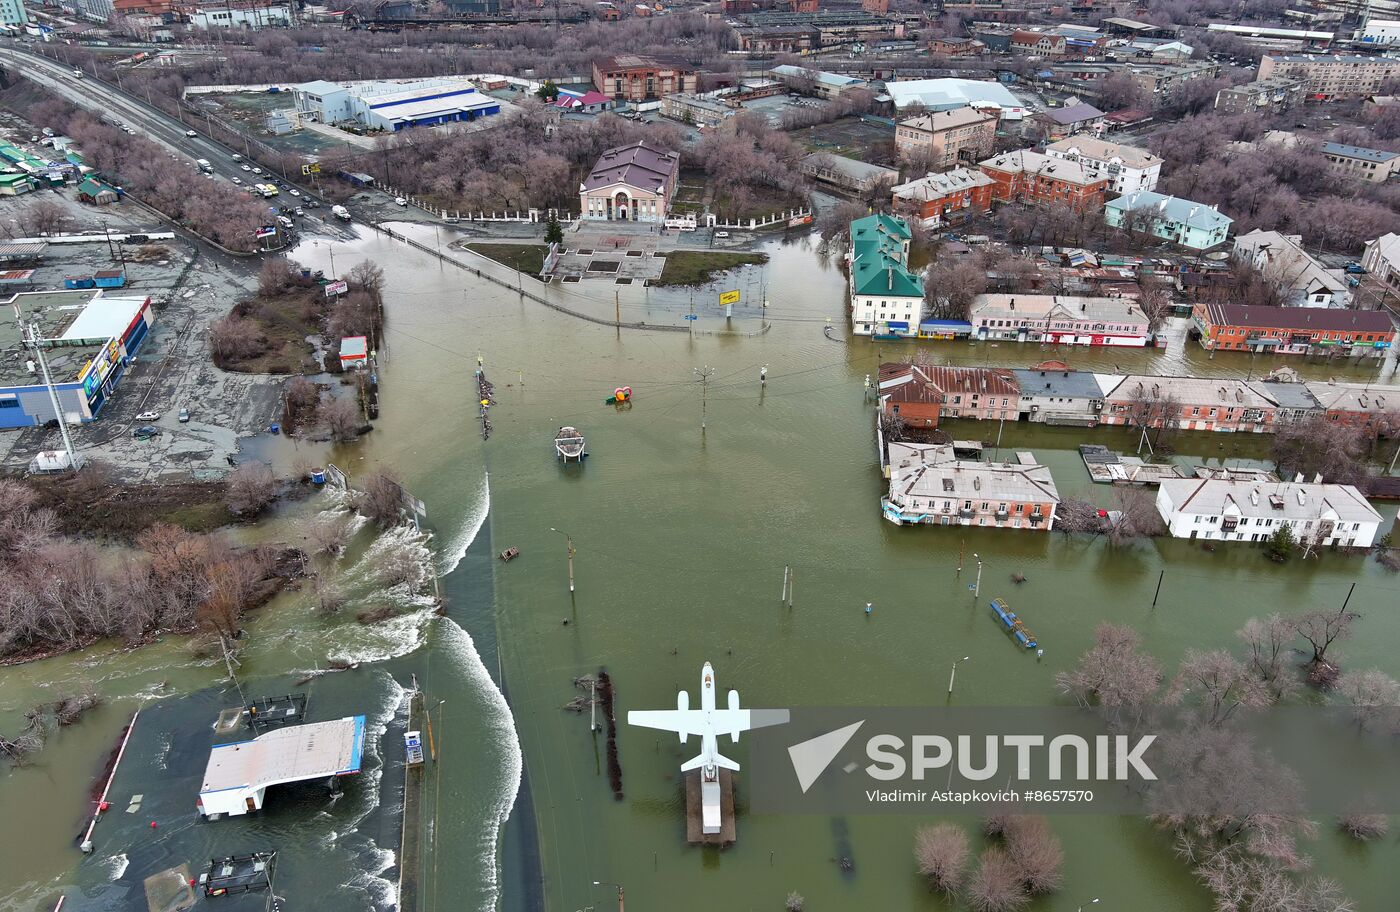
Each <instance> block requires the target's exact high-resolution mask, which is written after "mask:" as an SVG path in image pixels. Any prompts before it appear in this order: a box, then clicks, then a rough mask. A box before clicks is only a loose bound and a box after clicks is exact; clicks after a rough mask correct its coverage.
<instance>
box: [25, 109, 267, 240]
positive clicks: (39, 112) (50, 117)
mask: <svg viewBox="0 0 1400 912" xmlns="http://www.w3.org/2000/svg"><path fill="white" fill-rule="evenodd" d="M30 116H31V117H32V119H33V120H34V122H35V123H37V124H40V125H42V126H47V127H51V128H53V129H54V130H56V131H58V132H60V133H65V134H67V135H68V136H71V137H72V138H73V139H74V140H76V142H77V144H78V146H79V148H81V149H82V150H83V157H84V160H85V161H86V163H87V164H88V165H90V166H91V167H93V168H94V169H96V171H97V172H98V173H99V174H101V175H102V176H103V177H105V178H106V179H107V180H109V181H111V182H113V183H115V184H118V185H119V186H121V187H122V188H123V189H124V190H125V191H126V192H127V193H129V194H130V195H132V196H133V197H135V198H137V199H139V200H141V201H143V202H145V203H147V204H149V205H151V206H154V207H155V208H157V209H159V210H160V211H161V212H164V213H165V214H166V215H168V216H170V217H172V218H174V219H175V220H176V221H179V222H181V223H182V224H184V225H185V226H187V227H188V228H189V229H190V230H191V231H193V232H195V233H196V234H199V235H202V236H203V237H206V238H208V239H209V240H211V241H214V242H215V243H218V244H221V245H223V246H224V247H227V248H229V249H230V250H240V251H246V250H255V249H257V244H258V242H257V238H256V231H257V229H258V227H259V226H261V225H262V224H263V223H264V222H265V221H266V213H265V212H264V210H263V208H262V206H260V205H259V204H258V203H256V202H254V201H253V199H252V197H251V196H249V195H248V194H247V193H244V192H243V191H241V190H239V189H238V188H236V187H234V186H233V185H232V184H229V183H227V182H224V181H211V180H207V179H205V178H204V175H202V174H200V173H199V171H198V170H197V169H196V168H195V167H194V165H193V164H190V163H187V162H184V161H179V160H174V161H172V160H171V159H172V156H171V155H169V154H168V153H167V152H166V151H165V149H164V147H162V146H160V145H158V144H156V143H154V142H152V141H151V140H149V139H146V138H145V137H142V136H132V135H129V134H127V133H126V132H125V131H123V130H121V129H120V128H118V127H115V126H112V125H110V124H106V123H103V122H102V121H100V120H98V119H97V118H95V117H94V116H92V115H91V114H88V113H86V112H83V111H79V110H77V109H76V108H73V107H71V106H70V105H68V104H66V103H63V102H58V101H47V102H42V103H40V104H38V105H35V106H34V108H33V109H31V112H30ZM196 191H197V192H196Z"/></svg>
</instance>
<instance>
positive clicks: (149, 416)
mask: <svg viewBox="0 0 1400 912" xmlns="http://www.w3.org/2000/svg"><path fill="white" fill-rule="evenodd" d="M136 420H137V421H159V420H160V412H142V413H141V414H139V415H137V416H136Z"/></svg>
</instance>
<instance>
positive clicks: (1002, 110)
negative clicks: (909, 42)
mask: <svg viewBox="0 0 1400 912" xmlns="http://www.w3.org/2000/svg"><path fill="white" fill-rule="evenodd" d="M885 91H886V92H888V93H889V96H890V98H891V99H892V100H893V101H894V106H895V108H896V109H898V110H900V111H904V110H906V109H908V108H920V109H923V110H925V111H951V110H953V109H954V108H969V107H970V108H976V109H977V110H979V111H991V112H994V113H996V115H997V116H998V117H999V118H1000V119H1002V120H1021V119H1023V118H1025V117H1027V116H1029V115H1030V114H1031V113H1032V112H1031V109H1030V108H1029V107H1027V106H1026V103H1025V102H1023V101H1021V99H1019V98H1017V97H1016V96H1015V95H1013V94H1011V91H1010V90H1009V89H1007V88H1006V86H1004V85H1002V84H1001V83H999V82H989V81H987V80H984V79H902V80H899V81H897V82H886V83H885Z"/></svg>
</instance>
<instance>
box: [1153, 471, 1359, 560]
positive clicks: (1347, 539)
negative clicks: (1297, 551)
mask: <svg viewBox="0 0 1400 912" xmlns="http://www.w3.org/2000/svg"><path fill="white" fill-rule="evenodd" d="M1157 512H1158V513H1160V514H1161V515H1162V519H1163V521H1165V522H1166V524H1167V529H1168V531H1169V532H1170V534H1171V535H1172V536H1173V537H1175V538H1199V539H1208V540H1213V541H1249V542H1262V541H1266V540H1268V538H1269V537H1270V536H1271V535H1273V534H1274V533H1275V532H1276V531H1278V528H1279V527H1280V526H1284V525H1287V526H1291V527H1292V529H1293V535H1294V537H1295V538H1296V539H1297V540H1298V542H1299V543H1300V544H1302V545H1304V546H1305V547H1306V546H1309V545H1311V546H1312V547H1314V548H1317V547H1323V546H1326V545H1339V546H1341V547H1346V548H1369V547H1371V545H1372V544H1373V543H1374V542H1375V540H1376V535H1377V533H1378V531H1379V530H1380V525H1381V515H1380V513H1378V512H1376V509H1375V507H1372V506H1371V505H1370V504H1369V503H1368V502H1367V501H1366V498H1364V497H1362V496H1361V492H1360V491H1358V490H1357V489H1356V488H1354V487H1353V486H1351V485H1336V484H1320V483H1308V482H1258V481H1236V480H1232V479H1228V478H1183V479H1179V480H1167V481H1163V482H1162V486H1161V487H1160V488H1158V490H1157Z"/></svg>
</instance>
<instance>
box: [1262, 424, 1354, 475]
mask: <svg viewBox="0 0 1400 912" xmlns="http://www.w3.org/2000/svg"><path fill="white" fill-rule="evenodd" d="M1365 448H1366V447H1365V442H1364V440H1363V439H1362V434H1361V431H1360V430H1359V429H1357V428H1352V427H1347V426H1345V425H1343V424H1341V423H1339V422H1335V421H1328V420H1327V419H1326V418H1325V417H1324V416H1322V415H1315V416H1313V417H1311V418H1304V419H1302V420H1301V421H1290V422H1287V423H1285V424H1281V425H1279V426H1278V427H1276V428H1275V429H1274V440H1273V457H1274V463H1275V465H1276V466H1277V467H1278V473H1279V476H1280V477H1281V478H1291V477H1293V476H1295V475H1302V476H1303V477H1304V478H1306V479H1308V480H1311V479H1312V477H1313V476H1316V475H1321V476H1322V478H1323V480H1324V481H1327V482H1331V483H1333V484H1355V483H1357V482H1358V481H1360V480H1361V479H1363V478H1365V477H1366V465H1365V462H1364V453H1365Z"/></svg>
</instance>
